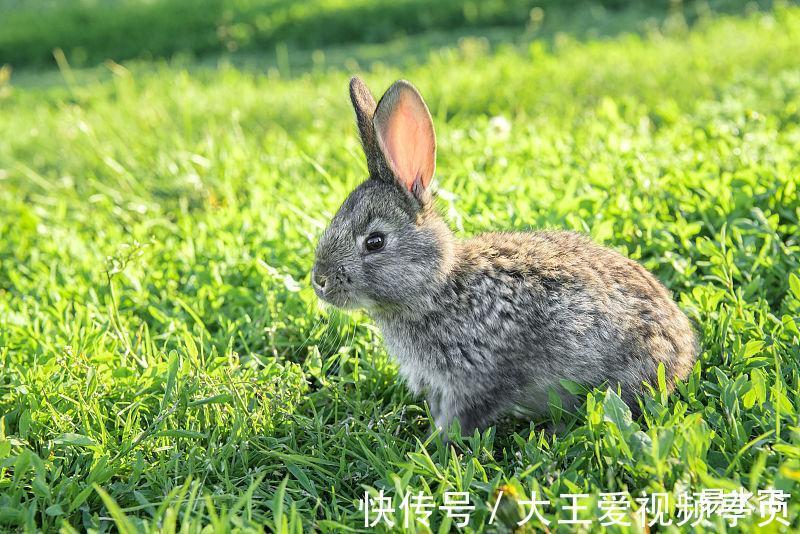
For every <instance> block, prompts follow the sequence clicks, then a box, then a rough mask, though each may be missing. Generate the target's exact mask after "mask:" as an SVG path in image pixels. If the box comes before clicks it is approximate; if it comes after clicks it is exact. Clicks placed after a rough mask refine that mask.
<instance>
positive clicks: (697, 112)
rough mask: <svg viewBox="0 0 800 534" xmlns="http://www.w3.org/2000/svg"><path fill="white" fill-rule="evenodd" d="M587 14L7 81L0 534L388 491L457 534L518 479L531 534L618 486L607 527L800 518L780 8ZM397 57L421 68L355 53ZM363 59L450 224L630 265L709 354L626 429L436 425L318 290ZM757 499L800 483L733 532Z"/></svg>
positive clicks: (798, 43)
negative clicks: (402, 112) (411, 87)
mask: <svg viewBox="0 0 800 534" xmlns="http://www.w3.org/2000/svg"><path fill="white" fill-rule="evenodd" d="M6 1H7V0H6ZM676 5H677V4H676ZM673 8H675V6H673ZM9 9H10V8H9ZM597 9H599V10H600V11H598V12H597V13H596V16H597V17H600V19H602V21H603V22H602V25H601V27H600V28H599V30H598V31H597V32H595V33H593V34H592V35H593V37H591V38H587V39H584V38H582V35H581V34H576V33H571V32H560V33H559V32H555V31H554V32H553V33H551V34H548V36H547V37H546V38H541V39H539V38H537V35H536V33H535V32H532V30H531V27H530V21H529V22H528V23H527V26H526V27H522V26H520V27H513V26H509V27H506V28H504V29H496V28H495V29H492V30H491V31H490V32H489V33H488V34H491V35H492V36H494V37H493V38H491V39H484V38H479V37H475V36H473V37H469V36H464V35H466V34H464V35H459V38H458V39H452V40H450V41H449V42H448V39H447V35H445V36H444V37H441V36H440V37H436V39H435V41H436V42H437V43H438V42H440V41H441V42H442V43H443V44H437V45H431V44H430V41H429V39H430V36H429V35H428V34H423V35H419V36H416V37H415V36H411V37H405V38H402V39H401V40H400V41H390V42H387V43H384V44H372V45H358V44H355V45H347V46H348V47H350V48H337V47H338V46H340V45H339V44H330V45H326V46H328V47H327V48H321V49H319V50H318V51H317V52H314V53H313V54H311V56H313V62H312V63H310V64H309V65H305V64H302V65H300V66H298V65H299V63H294V61H295V58H296V57H297V58H300V57H301V56H302V53H301V52H297V54H298V55H297V56H295V55H294V53H293V52H285V53H281V52H280V50H279V53H278V54H277V58H276V56H275V53H274V51H272V52H269V53H264V55H263V57H261V56H259V55H258V52H257V51H255V52H253V54H254V55H252V56H248V57H247V60H246V61H242V62H238V61H237V60H236V57H234V58H228V59H220V60H219V61H218V62H212V61H210V60H208V59H205V60H202V61H192V60H187V59H186V58H183V59H181V58H177V59H173V60H167V59H155V60H150V61H132V62H121V63H118V62H108V63H107V64H106V66H100V67H92V68H86V69H73V68H70V66H69V65H68V63H67V62H68V60H69V58H68V57H67V58H59V62H60V72H59V71H54V70H48V69H45V70H32V69H31V68H30V67H25V66H24V65H23V66H21V67H19V68H16V65H15V68H14V70H13V71H12V70H11V69H8V68H6V69H5V70H2V71H0V73H1V74H0V366H1V367H0V530H2V529H12V530H16V529H19V530H30V531H35V530H38V529H41V530H45V531H58V530H59V529H62V531H64V532H71V531H73V530H77V531H82V530H87V529H94V530H97V531H109V530H113V529H117V530H118V531H120V532H134V531H137V530H152V531H157V530H160V531H164V532H172V531H174V530H175V529H181V530H182V531H185V532H199V531H201V530H202V529H203V528H208V529H209V531H226V530H227V529H238V530H241V531H261V529H262V528H264V527H265V528H266V529H267V530H275V531H291V532H299V531H301V530H318V531H325V532H342V531H345V530H350V529H352V530H362V529H364V511H362V510H361V509H360V508H359V505H360V503H361V502H363V500H364V496H365V492H366V493H368V494H369V495H370V496H371V497H372V498H377V497H379V496H380V493H379V492H381V491H383V495H384V496H388V497H390V498H392V499H393V503H392V507H393V508H397V509H398V511H397V513H395V514H390V515H389V519H391V520H393V521H394V522H395V524H396V527H395V528H400V527H402V526H403V523H404V521H405V520H406V516H405V515H404V514H403V513H402V512H401V511H400V508H401V504H402V501H403V498H404V496H405V495H406V494H407V493H408V492H410V493H412V494H414V495H416V494H417V493H418V492H423V493H424V494H427V495H430V496H431V497H432V501H433V502H435V503H437V504H442V503H444V500H445V493H446V492H467V493H468V494H469V497H470V504H471V505H472V506H474V510H472V512H471V515H470V518H469V524H468V525H467V526H466V527H464V528H463V529H461V530H463V531H467V532H473V531H475V532H483V531H501V532H503V531H510V530H511V528H512V527H514V526H516V523H517V521H520V520H521V519H523V518H524V516H525V515H527V511H528V508H529V507H526V506H524V505H523V503H522V501H525V500H530V496H531V493H532V492H535V493H536V498H537V499H538V500H548V501H550V504H549V505H546V506H541V507H540V508H541V513H542V516H543V518H544V519H545V520H546V521H549V522H550V526H549V528H550V529H551V530H554V531H571V530H573V529H575V528H577V529H579V530H580V529H582V530H585V531H593V530H595V529H597V528H599V527H600V526H601V516H602V513H599V512H598V504H599V505H600V509H602V506H603V503H604V502H607V501H606V500H605V499H607V497H603V496H602V495H601V493H611V492H621V496H620V499H621V500H620V501H619V502H620V503H622V504H620V506H622V507H623V508H622V509H623V511H622V513H621V514H619V515H620V518H621V519H620V521H618V523H630V524H631V525H632V526H630V527H625V526H621V525H619V524H618V525H610V526H608V529H609V530H611V531H620V530H621V531H625V530H628V529H633V530H637V529H641V528H642V523H641V519H640V517H639V515H638V514H637V512H636V510H637V509H638V507H639V501H637V498H638V497H640V496H641V495H642V492H645V493H646V494H650V495H652V494H658V493H664V494H667V495H668V496H669V503H670V504H669V507H668V515H670V516H671V517H672V518H673V519H674V521H675V522H680V517H681V516H680V515H679V513H680V512H681V511H683V512H686V510H684V509H682V508H680V507H679V506H676V503H677V501H678V500H679V499H680V498H681V496H682V495H683V496H685V495H690V496H692V495H693V494H694V495H693V496H694V497H695V501H697V500H701V499H700V497H701V496H708V495H709V494H710V492H711V491H713V490H721V491H723V492H725V494H729V492H734V491H737V492H741V491H744V492H750V493H753V494H754V496H753V498H752V499H750V501H749V502H750V503H751V505H752V506H753V507H754V508H752V509H747V508H746V509H744V510H743V511H742V512H741V514H740V515H739V517H738V520H736V521H734V520H733V519H732V518H731V516H732V515H735V514H734V513H733V512H731V510H730V509H727V514H728V517H725V514H724V513H722V511H721V510H720V509H717V510H716V511H713V510H712V511H709V510H708V509H703V508H696V509H694V508H693V509H692V511H693V512H694V515H693V517H690V518H688V519H687V522H686V523H685V524H684V526H683V527H682V528H684V529H687V528H689V525H692V524H696V526H695V528H697V529H700V530H705V531H709V532H716V531H720V530H725V529H730V530H744V531H751V530H757V529H759V528H760V529H761V531H763V532H780V531H785V530H790V529H796V528H799V527H800V200H798V188H799V187H800V59H799V58H800V8H798V7H795V6H793V5H791V4H782V5H777V6H773V7H771V8H769V9H766V10H764V11H759V10H757V9H755V7H752V6H751V8H748V9H742V10H740V12H739V13H736V14H732V15H720V14H713V13H710V12H709V13H705V14H704V15H702V16H700V17H699V18H697V19H696V20H693V21H691V24H688V23H687V21H686V19H685V18H684V17H682V16H681V13H680V10H679V6H678V8H675V9H673V11H672V12H671V15H669V16H668V17H666V18H664V17H661V18H659V17H660V16H661V15H663V13H662V12H661V11H658V12H656V11H655V10H654V11H653V18H652V19H649V18H648V19H641V20H640V22H641V24H640V25H639V26H637V27H635V28H632V29H636V30H637V33H632V32H622V31H618V30H617V26H619V24H618V23H619V21H628V20H629V18H630V17H629V16H630V12H628V11H626V9H625V8H624V7H620V8H618V9H616V10H615V11H603V8H599V7H598V8H597ZM631 9H636V10H637V11H636V13H639V12H640V11H641V10H642V9H644V8H642V7H641V6H638V7H635V8H631ZM537 13H538V12H537ZM543 13H544V16H545V19H546V18H547V16H548V12H547V11H544V12H543ZM536 16H538V15H535V16H534V18H535V17H536ZM637 16H638V15H637ZM626 17H628V18H626ZM20 20H22V19H20ZM614 21H617V23H615V22H614ZM454 24H455V23H454ZM615 24H616V25H615ZM626 24H627V22H626ZM611 28H614V30H613V31H611ZM425 29H426V28H421V30H425ZM454 29H457V28H454ZM462 30H463V28H462ZM480 33H482V31H481V30H475V31H474V32H473V34H474V35H478V34H480ZM421 43H425V44H421ZM398 47H399V48H400V49H401V50H403V49H404V48H403V47H407V48H409V49H411V50H413V52H414V53H413V54H408V55H405V54H401V56H403V57H405V58H406V59H405V60H400V59H392V60H384V61H380V58H382V57H395V55H396V54H394V52H395V51H396V50H397V49H398ZM0 58H2V56H0ZM338 58H340V59H341V61H340V60H339V59H338ZM365 58H367V59H365ZM31 61H33V60H31ZM297 62H301V60H300V59H297ZM0 63H2V61H0ZM34 63H35V62H34ZM355 72H358V73H359V74H360V75H362V76H363V77H364V79H365V80H366V81H367V82H368V83H369V84H370V86H371V87H372V88H373V91H374V92H377V93H380V92H382V91H383V90H384V89H385V88H386V87H388V85H389V84H390V83H391V82H392V81H394V80H395V79H397V78H401V77H402V78H407V79H409V80H411V81H413V82H414V83H415V84H416V85H417V87H418V88H419V89H420V91H421V92H422V94H423V95H424V96H425V98H426V100H427V102H428V105H429V106H430V108H431V112H432V114H433V116H434V121H435V124H436V128H437V135H438V140H439V154H438V167H437V178H436V182H437V184H438V186H437V189H438V200H437V203H438V205H439V208H440V210H441V211H442V212H443V213H444V214H446V216H447V218H448V220H449V221H450V222H451V224H452V226H453V227H454V228H455V229H456V230H457V233H458V234H459V235H461V236H469V235H473V234H475V233H478V232H481V231H486V230H492V229H516V230H525V229H530V228H567V229H573V230H578V231H581V232H585V233H587V234H589V235H591V236H592V237H593V238H594V239H595V240H597V241H598V242H601V243H604V244H606V245H607V246H610V247H613V248H615V249H617V250H619V251H620V252H622V253H623V254H625V255H627V256H629V257H631V258H633V259H635V260H637V261H639V262H641V263H642V264H643V265H645V266H646V267H647V268H648V269H650V270H651V271H653V272H654V273H655V274H656V275H657V276H658V278H659V279H660V280H662V281H663V282H664V284H665V285H666V286H667V287H668V288H669V289H670V290H671V291H672V293H673V294H674V296H675V299H676V300H677V301H678V302H679V303H680V305H681V307H682V308H683V309H684V310H685V312H686V313H687V315H689V317H690V318H691V319H692V320H693V321H694V322H695V324H696V326H697V330H698V333H699V335H700V337H701V338H702V350H701V355H700V357H699V361H698V362H697V365H696V366H695V368H694V371H693V373H692V375H691V376H690V377H689V379H688V380H687V381H686V382H685V383H682V384H679V386H678V388H677V390H676V391H675V392H674V393H672V394H666V392H665V391H663V389H661V388H660V387H658V386H657V387H655V388H654V390H653V392H652V394H651V395H649V396H647V397H646V398H642V399H641V405H642V411H643V415H642V416H641V417H640V418H639V419H637V420H631V417H630V413H629V412H628V411H627V410H626V409H625V408H624V406H622V405H621V404H620V403H619V401H618V398H617V397H616V395H615V394H614V393H613V392H607V391H593V392H591V393H590V394H589V395H588V396H587V399H586V402H585V403H584V404H583V406H582V407H581V408H580V410H579V411H578V412H577V413H571V414H564V413H562V412H561V411H560V410H559V409H558V406H552V407H551V411H552V414H553V416H552V418H550V419H553V418H555V419H557V422H558V423H559V424H558V425H557V427H558V430H557V431H556V433H555V434H552V433H551V432H550V431H549V428H550V427H551V426H552V425H550V424H549V423H550V420H541V421H535V422H532V423H528V422H511V421H504V422H503V423H502V424H501V425H499V426H498V427H497V428H491V429H489V430H488V431H486V432H485V433H484V434H483V435H477V434H476V435H474V436H471V437H470V436H467V437H464V438H459V437H458V436H457V435H453V440H452V442H451V444H450V445H449V446H445V445H443V443H442V441H441V439H440V438H439V437H432V436H431V431H430V419H429V417H428V412H427V408H426V406H425V404H424V402H423V400H422V399H419V398H415V397H413V396H412V395H411V394H410V393H409V392H408V390H407V389H406V387H405V386H404V385H403V383H402V382H401V381H400V380H399V377H398V374H397V368H396V366H395V364H394V363H393V362H392V361H391V359H390V358H389V357H388V356H387V354H386V352H385V350H384V349H383V346H382V343H381V339H380V333H379V332H378V331H377V330H376V328H375V327H374V326H373V325H372V324H371V323H370V321H369V318H368V317H367V316H365V315H362V314H359V313H353V314H348V315H345V314H342V313H338V312H336V311H334V310H330V309H323V308H322V307H321V306H320V305H319V303H318V302H317V299H316V297H315V295H314V293H313V291H312V290H311V288H310V284H309V276H308V273H309V269H310V267H311V265H312V263H313V254H314V248H315V244H316V240H317V238H318V237H319V235H320V234H321V232H322V230H323V229H324V227H325V226H326V224H327V222H328V220H329V219H330V217H331V215H332V214H333V213H334V212H335V211H336V209H337V208H338V206H339V204H340V203H341V201H342V200H343V199H344V197H345V196H346V195H347V193H348V192H349V191H350V190H351V189H352V188H353V187H354V186H355V185H356V184H358V183H359V181H360V180H362V179H363V178H364V177H365V174H366V166H365V163H364V160H363V155H362V153H361V148H360V146H359V144H358V138H357V134H356V129H355V125H354V121H353V116H352V110H351V108H350V103H349V100H348V96H347V81H348V78H349V76H350V75H351V74H353V73H355ZM769 489H776V490H780V491H783V492H786V493H787V494H791V498H790V499H788V501H787V502H786V508H785V509H784V510H783V512H782V513H778V514H777V519H775V520H774V521H772V522H770V523H768V524H766V525H765V526H763V527H758V526H757V525H758V524H759V523H762V522H764V521H765V519H768V515H769V514H767V517H764V515H763V513H762V512H764V509H763V508H762V507H761V505H760V504H759V500H758V499H759V490H761V491H764V490H769ZM501 492H502V494H501ZM563 494H586V497H582V498H581V501H580V504H581V506H585V507H586V509H585V510H583V511H581V512H579V513H578V517H579V518H580V519H585V520H588V521H591V523H589V524H585V525H575V524H567V523H562V524H559V523H558V521H559V520H561V521H567V520H569V519H570V518H572V512H571V511H570V508H569V505H570V503H571V501H570V499H569V498H565V497H561V495H563ZM498 496H500V498H501V500H500V505H499V506H498V507H497V509H496V510H495V504H496V503H497V500H498ZM695 504H696V503H695ZM493 512H496V513H494V514H493ZM784 514H785V515H784ZM493 515H494V517H493ZM686 517H688V516H686V515H684V518H686ZM606 519H608V518H606ZM618 519H619V518H618ZM778 519H780V520H783V521H785V523H787V524H788V526H786V525H785V524H783V523H781V522H779V520H778ZM374 520H375V516H374V515H372V516H370V517H369V522H370V523H371V522H372V521H374ZM490 521H491V524H490ZM430 523H431V528H432V530H434V531H438V532H447V531H449V530H450V529H456V528H457V527H456V526H455V525H456V523H458V518H456V517H447V514H446V511H445V510H444V509H439V510H434V511H433V514H432V515H431V517H430ZM734 524H735V525H734ZM732 525H733V526H732ZM541 526H542V522H541V520H539V519H537V518H535V517H534V519H532V520H531V521H529V522H528V523H527V524H526V525H525V528H528V529H530V530H534V529H536V528H541ZM376 528H382V529H389V526H388V524H387V523H386V522H384V521H381V522H379V523H378V524H377V525H376ZM415 529H416V530H417V531H425V530H426V528H425V527H424V526H423V525H422V524H421V523H420V522H418V521H416V520H415V518H413V517H411V518H410V520H409V530H412V531H413V530H415ZM670 529H673V530H677V529H678V527H676V526H675V525H673V526H671V527H665V528H662V529H661V530H670Z"/></svg>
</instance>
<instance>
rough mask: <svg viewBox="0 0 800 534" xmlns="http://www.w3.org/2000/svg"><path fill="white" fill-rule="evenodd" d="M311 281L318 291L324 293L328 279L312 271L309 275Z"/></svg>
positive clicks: (315, 270)
mask: <svg viewBox="0 0 800 534" xmlns="http://www.w3.org/2000/svg"><path fill="white" fill-rule="evenodd" d="M311 281H312V282H313V283H314V285H315V286H316V287H317V289H318V290H320V291H324V290H325V285H326V284H327V283H328V277H327V276H325V274H323V273H321V272H320V271H319V270H318V269H314V271H313V272H312V273H311Z"/></svg>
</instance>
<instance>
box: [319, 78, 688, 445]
mask: <svg viewBox="0 0 800 534" xmlns="http://www.w3.org/2000/svg"><path fill="white" fill-rule="evenodd" d="M350 94H351V99H352V102H353V106H354V108H355V111H356V120H357V123H358V126H359V131H360V134H361V140H362V144H363V146H364V151H365V153H366V156H367V162H368V169H369V173H370V177H369V179H367V180H366V181H365V182H363V183H362V184H361V185H359V186H358V187H357V188H356V189H355V190H354V191H353V192H352V193H351V194H350V195H349V196H348V198H347V199H346V200H345V201H344V204H342V207H341V208H340V209H339V211H338V213H336V215H335V216H334V218H333V220H332V221H331V224H330V226H329V227H328V228H327V230H326V231H325V233H324V234H323V236H322V238H321V239H320V241H319V245H318V247H317V252H316V262H315V265H314V270H313V274H312V279H313V281H314V287H315V290H316V292H317V294H318V295H319V297H320V298H321V299H323V300H325V301H327V302H329V303H331V304H333V305H335V306H338V307H341V308H364V309H366V310H367V312H368V313H369V315H370V316H371V317H372V318H373V320H374V321H375V322H376V323H377V325H378V326H379V327H380V329H381V331H382V333H383V337H384V340H385V342H386V345H387V348H388V351H389V353H390V354H391V355H392V356H393V357H394V358H396V360H397V362H398V364H399V367H400V372H401V374H402V375H403V377H404V378H405V380H406V382H407V383H408V386H409V387H410V388H411V390H412V391H413V392H414V393H417V394H419V393H423V392H424V393H425V394H426V396H427V400H428V403H429V406H430V409H431V413H432V414H433V416H434V420H435V424H436V425H437V426H438V427H440V428H444V429H445V430H446V429H447V428H448V427H449V425H450V423H451V422H452V421H453V420H454V419H457V420H458V421H459V423H460V426H461V429H462V432H464V433H471V432H472V431H473V430H474V429H475V428H480V429H482V428H484V427H485V426H487V425H489V424H491V423H492V422H493V421H495V420H496V419H497V418H498V417H499V416H500V415H502V414H504V413H509V412H520V411H521V412H524V413H526V414H536V413H543V412H546V411H547V404H548V392H549V391H550V390H552V391H554V392H556V393H557V394H559V395H560V396H561V397H562V399H563V402H564V403H565V405H566V406H571V405H572V404H573V403H574V402H575V398H574V397H573V396H571V395H568V394H567V392H566V391H565V390H564V389H563V387H562V385H561V382H560V381H561V380H562V379H567V380H570V381H573V382H577V383H579V384H583V385H586V386H589V387H593V386H601V385H608V386H611V387H617V386H619V387H620V391H621V392H622V396H623V399H624V400H625V401H626V402H627V403H628V404H629V405H631V406H632V407H633V408H634V409H635V408H636V407H637V402H636V395H637V394H639V393H641V392H642V391H643V388H644V385H643V384H644V383H653V382H655V380H656V374H657V369H658V365H659V363H663V364H664V367H665V370H666V377H667V382H668V385H669V387H672V386H673V384H674V380H676V379H683V378H685V377H686V375H687V374H688V373H689V372H690V370H691V368H692V365H693V363H694V360H695V357H696V353H697V345H696V341H695V336H694V333H693V330H692V328H691V325H690V323H689V321H688V319H687V318H686V316H685V315H684V314H683V313H682V312H681V311H680V310H679V309H678V307H677V306H676V305H675V303H674V302H673V301H672V299H671V298H670V296H669V294H668V292H667V291H666V289H665V288H664V287H663V286H662V285H661V284H660V283H659V282H658V281H657V280H656V279H655V278H654V277H653V276H652V275H651V274H650V273H649V272H647V271H646V270H645V269H644V268H642V267H641V266H640V265H639V264H637V263H636V262H634V261H632V260H629V259H627V258H625V257H623V256H622V255H620V254H618V253H617V252H614V251H612V250H609V249H606V248H603V247H601V246H599V245H596V244H594V243H593V242H592V241H590V240H589V239H588V238H586V237H584V236H582V235H579V234H576V233H573V232H559V231H537V232H526V233H509V232H502V233H490V234H483V235H479V236H477V237H474V238H472V239H467V240H460V239H456V238H455V237H454V236H453V234H452V232H451V231H450V229H449V228H448V226H447V225H446V224H445V222H444V221H443V220H442V218H441V217H440V216H439V215H438V214H437V213H436V211H435V209H434V207H433V201H432V198H431V194H430V189H429V187H430V181H431V178H432V176H433V171H434V165H435V150H436V149H435V138H434V134H433V124H432V121H431V118H430V114H429V112H428V109H427V107H426V106H425V103H424V101H423V100H422V97H421V96H420V95H419V93H418V92H417V90H416V89H415V88H414V87H413V86H412V85H411V84H409V83H408V82H405V81H398V82H396V83H395V84H394V85H392V87H390V88H389V90H388V91H387V92H386V94H385V95H384V96H383V98H382V99H381V101H380V103H379V104H377V105H376V104H375V101H374V99H373V98H372V95H371V94H370V92H369V90H368V89H367V88H366V86H365V85H364V84H363V82H361V80H359V79H358V78H353V79H352V80H351V83H350ZM375 235H379V236H382V243H383V248H381V249H379V250H376V251H370V250H368V249H367V246H368V245H367V243H366V240H367V238H368V237H370V239H373V238H374V236H375Z"/></svg>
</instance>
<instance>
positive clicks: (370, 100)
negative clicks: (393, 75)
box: [350, 76, 385, 177]
mask: <svg viewBox="0 0 800 534" xmlns="http://www.w3.org/2000/svg"><path fill="white" fill-rule="evenodd" d="M350 101H351V102H352V103H353V109H354V110H355V112H356V123H357V124H358V133H359V134H360V135H361V146H362V147H364V154H365V155H366V156H367V168H368V169H369V173H370V175H371V176H373V177H378V176H380V175H381V174H382V172H381V171H382V169H383V167H384V165H385V163H384V160H383V156H382V155H381V152H380V148H379V147H378V142H377V139H376V138H375V126H373V124H372V118H373V116H374V115H375V108H376V107H377V106H376V104H375V98H374V97H373V96H372V93H371V92H370V91H369V88H368V87H367V85H366V84H365V83H364V82H363V80H361V78H359V77H358V76H353V77H352V78H350Z"/></svg>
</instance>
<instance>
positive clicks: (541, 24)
mask: <svg viewBox="0 0 800 534" xmlns="http://www.w3.org/2000/svg"><path fill="white" fill-rule="evenodd" d="M769 3H771V0H759V1H757V2H753V5H758V4H769ZM684 4H686V5H684ZM740 4H741V2H739V1H738V0H703V1H698V0H682V1H678V2H674V1H672V0H481V1H474V0H437V1H435V2H432V1H430V0H303V1H302V2H298V1H295V0H101V1H98V0H24V1H23V0H0V13H1V14H2V16H0V64H3V63H9V64H11V65H13V66H15V67H20V66H27V65H39V66H41V65H46V64H49V63H53V61H54V57H53V51H54V50H55V49H60V50H62V51H63V52H64V53H65V54H66V56H67V58H68V59H69V60H70V62H72V63H73V64H79V65H84V64H89V65H91V64H96V63H99V62H102V61H105V60H107V59H111V60H114V61H120V60H124V59H131V58H140V57H149V58H153V57H157V58H158V57H171V56H173V55H175V54H189V55H193V56H202V55H205V54H209V53H214V54H222V53H232V52H241V51H262V52H263V51H267V52H269V53H275V52H276V51H277V53H278V54H280V53H282V51H283V50H285V48H287V47H288V48H292V49H294V48H300V49H306V50H310V49H315V48H317V49H318V48H320V47H325V46H330V45H334V44H343V43H363V42H371V43H379V42H384V41H386V40H387V39H391V38H398V37H401V36H406V35H413V34H419V33H421V32H427V31H434V30H441V29H442V28H447V29H453V28H476V27H485V26H490V25H494V26H514V27H518V26H526V25H527V26H528V27H529V29H530V30H531V31H534V32H539V31H542V30H544V31H545V32H546V31H548V30H549V29H550V28H560V27H562V26H563V23H564V22H570V21H571V20H572V19H575V18H578V19H581V18H585V17H586V14H587V13H588V12H599V13H605V12H612V13H619V12H620V11H623V12H624V11H627V12H629V13H630V12H633V11H636V12H638V13H639V14H640V15H648V16H653V15H659V16H661V15H664V14H665V13H667V12H669V11H680V12H682V13H683V15H684V16H686V17H687V18H689V19H690V20H693V19H695V18H697V17H698V16H699V15H701V14H702V13H705V12H706V11H708V10H709V9H710V8H713V9H714V10H741V5H740ZM562 29H563V28H562Z"/></svg>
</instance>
